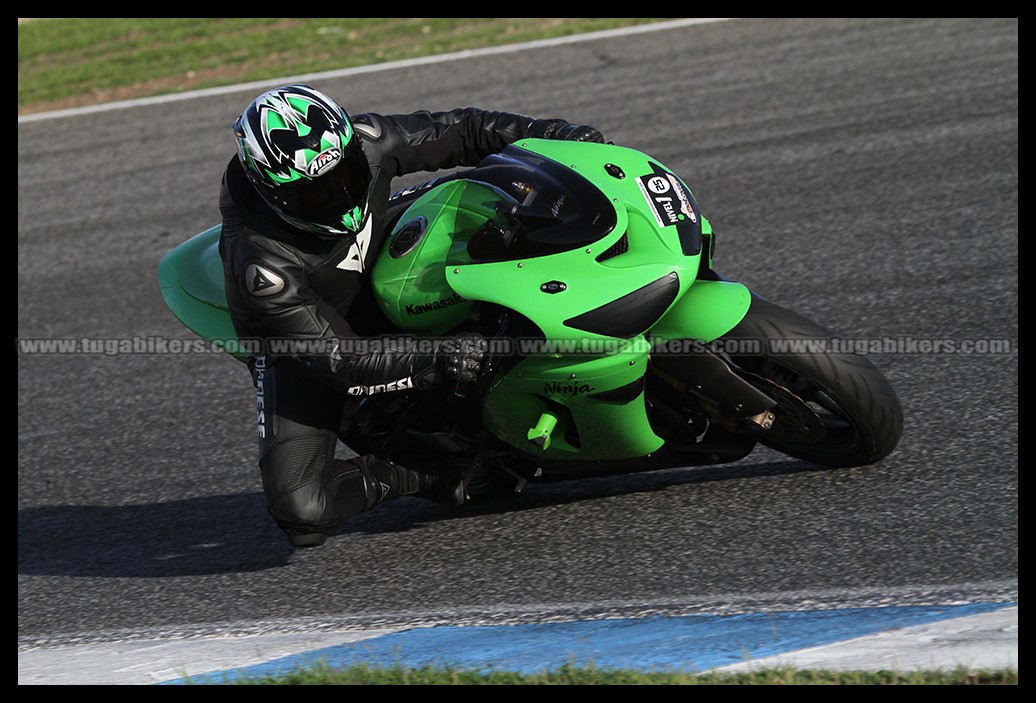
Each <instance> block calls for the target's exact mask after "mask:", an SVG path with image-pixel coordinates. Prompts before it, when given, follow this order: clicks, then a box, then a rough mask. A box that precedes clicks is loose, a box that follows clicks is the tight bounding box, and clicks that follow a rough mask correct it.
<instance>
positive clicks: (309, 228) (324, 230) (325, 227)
mask: <svg viewBox="0 0 1036 703" xmlns="http://www.w3.org/2000/svg"><path fill="white" fill-rule="evenodd" d="M267 202H269V201H267ZM269 204H270V206H271V207H272V208H273V211H274V212H276V213H277V215H278V216H279V217H280V218H281V219H282V220H284V221H285V222H287V223H288V224H289V225H291V226H292V227H295V228H296V229H301V230H304V231H306V232H316V233H318V234H329V235H333V236H338V237H341V236H343V235H353V236H355V235H357V234H359V233H360V232H362V231H363V226H364V225H365V224H366V223H367V218H368V217H370V207H369V206H367V205H365V206H364V208H363V215H362V216H361V217H360V219H359V223H358V226H357V227H356V229H355V230H352V229H350V228H348V227H346V226H345V225H344V224H343V225H341V226H340V227H337V228H336V227H334V226H333V225H330V224H323V223H320V222H310V221H308V220H303V219H301V218H298V217H292V216H291V215H287V214H285V213H284V212H282V211H281V209H280V208H278V207H276V205H275V204H274V203H269ZM343 219H344V216H343Z"/></svg>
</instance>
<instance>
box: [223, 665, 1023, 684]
mask: <svg viewBox="0 0 1036 703" xmlns="http://www.w3.org/2000/svg"><path fill="white" fill-rule="evenodd" d="M229 683H230V684H232V685H246V686H248V685H252V686H327V685H339V686H355V685H366V686H478V685H484V686H510V685H521V686H584V685H595V686H607V685H610V686H809V685H817V686H823V685H834V686H887V685H892V686H911V685H914V686H939V685H945V686H997V685H1005V686H1011V685H1017V684H1018V673H1017V672H1014V671H995V672H992V671H986V672H975V671H967V670H965V669H959V670H957V671H948V672H932V671H918V672H895V671H877V672H858V671H856V672H830V671H799V670H795V669H792V668H780V669H764V670H760V671H757V672H752V673H744V674H719V673H703V674H693V673H682V672H660V673H641V672H635V671H623V670H598V669H594V668H579V667H570V666H563V667H560V668H558V669H554V670H551V671H549V672H545V673H542V674H527V675H523V674H518V673H512V672H505V671H499V672H492V673H478V672H474V671H464V670H459V669H449V668H424V669H407V668H405V667H397V668H392V669H383V668H373V667H366V666H358V667H354V668H351V669H345V670H340V671H334V670H332V669H329V668H327V667H322V666H317V667H313V668H311V669H306V670H300V671H298V672H296V673H293V674H289V675H287V676H282V677H276V678H275V677H266V678H254V679H243V680H234V681H231V682H229Z"/></svg>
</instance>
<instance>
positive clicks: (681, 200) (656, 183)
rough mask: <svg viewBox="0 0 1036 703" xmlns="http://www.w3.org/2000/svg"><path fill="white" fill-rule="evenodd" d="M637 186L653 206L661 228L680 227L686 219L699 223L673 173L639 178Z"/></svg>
mask: <svg viewBox="0 0 1036 703" xmlns="http://www.w3.org/2000/svg"><path fill="white" fill-rule="evenodd" d="M637 185H638V186H639V187H640V192H641V193H642V194H643V195H644V199H645V200H647V202H648V204H649V205H650V206H651V211H652V213H653V214H654V216H655V222H657V223H658V226H659V227H669V226H670V225H678V224H680V223H681V222H683V221H684V219H685V218H686V219H688V220H690V221H691V222H692V223H697V221H698V216H697V215H695V214H694V207H693V206H692V205H691V199H690V198H689V197H688V195H687V191H686V190H685V189H684V187H683V184H682V183H680V179H679V178H677V177H676V176H674V175H673V174H671V173H667V172H662V173H652V174H648V175H646V176H640V177H639V178H637Z"/></svg>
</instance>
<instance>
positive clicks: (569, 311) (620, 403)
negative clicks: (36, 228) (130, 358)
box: [159, 139, 750, 460]
mask: <svg viewBox="0 0 1036 703" xmlns="http://www.w3.org/2000/svg"><path fill="white" fill-rule="evenodd" d="M517 146H518V147H520V148H521V149H524V150H527V151H528V152H531V153H532V154H538V155H540V156H543V157H546V158H547V159H550V160H552V161H555V162H557V163H558V164H564V165H566V166H567V167H568V168H570V169H572V170H573V171H576V172H577V173H579V174H580V175H581V176H582V177H583V178H585V179H586V180H587V181H589V182H590V183H592V184H593V186H595V187H596V188H597V189H599V190H600V191H601V192H602V193H604V194H605V196H606V197H607V201H608V202H609V203H610V206H611V207H612V208H614V226H613V227H611V228H610V229H609V230H607V231H603V230H602V232H601V233H600V236H598V235H597V234H596V233H595V234H594V235H593V237H595V238H596V239H594V240H592V241H590V243H588V244H586V245H580V246H576V247H573V248H570V249H567V250H563V251H557V252H555V253H548V254H546V255H542V256H527V257H522V258H515V259H508V260H495V261H478V262H476V261H474V260H473V259H472V257H471V255H469V253H468V243H469V242H470V241H471V240H472V239H473V238H474V237H475V235H476V234H477V233H478V231H479V230H480V229H481V228H483V226H484V225H485V224H486V222H487V221H492V222H494V223H495V224H496V225H497V226H499V227H502V228H506V226H507V220H506V218H505V217H503V216H502V215H500V214H498V213H497V210H496V209H495V205H496V203H510V204H516V201H515V199H514V198H513V197H512V196H511V195H509V194H507V193H505V192H504V191H502V190H501V189H500V188H499V187H497V186H496V185H492V184H490V183H485V182H478V181H472V180H455V181H449V182H446V183H444V184H441V185H439V186H437V187H435V188H433V189H432V190H430V191H429V192H427V193H426V194H424V195H423V196H421V197H420V198H418V199H417V200H416V201H415V202H414V203H413V204H412V205H411V206H410V207H409V208H408V210H407V211H406V212H405V213H404V214H403V215H402V217H401V218H400V220H399V223H398V224H397V225H396V227H395V228H394V230H393V232H392V234H391V236H390V237H389V238H388V241H387V242H386V245H385V248H384V249H383V250H382V252H381V253H380V254H379V258H378V259H377V261H376V263H375V265H374V268H373V273H372V283H373V287H374V290H375V294H376V297H377V299H378V301H379V304H380V306H381V309H382V311H383V312H384V314H385V315H386V316H387V317H388V319H389V320H391V321H392V322H393V323H394V324H395V325H396V326H398V327H399V328H400V329H402V330H404V331H406V332H412V333H415V334H419V335H425V336H438V335H446V334H449V333H450V332H451V331H452V330H454V329H455V328H457V327H459V326H460V325H462V324H463V323H464V322H465V321H466V320H467V319H468V317H469V315H470V313H471V309H472V304H473V303H474V302H475V301H483V302H487V303H495V304H498V305H500V306H503V307H505V308H509V309H512V310H515V311H517V312H519V313H521V314H522V315H524V316H525V317H527V318H529V319H530V320H532V321H533V322H534V323H536V325H538V327H539V328H540V330H541V331H542V333H543V336H544V338H545V342H546V344H547V346H546V347H544V348H543V349H542V350H540V351H539V352H538V353H534V354H531V355H529V356H527V357H526V358H524V359H522V360H521V361H520V362H519V363H518V364H517V365H515V366H514V367H513V368H511V369H509V370H508V371H507V373H504V374H502V375H500V376H499V377H498V378H497V379H496V380H495V381H494V383H493V384H492V386H491V387H490V388H489V390H488V392H487V393H486V396H485V399H484V405H483V416H484V417H483V420H484V423H485V426H486V428H487V429H488V430H489V431H490V432H492V433H493V434H495V435H496V436H497V437H499V438H500V439H502V440H504V441H505V442H507V443H509V444H511V445H513V446H515V447H518V448H519V449H521V450H523V451H525V452H528V453H530V454H539V455H542V456H544V457H545V458H549V459H565V460H595V459H622V458H634V457H641V456H645V455H647V454H650V453H651V452H654V451H656V450H658V449H659V448H660V447H662V445H663V444H664V442H663V440H662V439H661V438H659V437H658V436H657V435H656V434H655V433H654V431H653V430H652V428H651V425H650V423H649V421H648V417H647V413H646V408H645V403H644V396H643V378H644V375H645V373H646V372H647V366H648V360H649V344H648V341H647V336H650V338H651V340H652V341H656V340H657V339H662V340H668V339H694V340H700V341H712V340H714V339H716V338H718V337H720V336H721V335H723V334H725V333H726V332H728V331H729V330H730V329H731V328H733V327H734V326H735V325H736V324H737V323H738V322H739V321H740V320H741V319H742V317H743V316H744V315H745V313H746V311H747V310H748V306H749V300H750V296H749V292H748V290H747V288H745V287H744V286H743V285H741V284H738V283H731V282H720V281H705V280H702V281H696V280H695V279H696V276H697V273H698V267H699V263H700V259H701V257H702V256H703V255H704V256H706V257H708V256H709V254H710V252H711V249H710V244H711V236H712V229H711V226H710V224H709V223H708V221H707V220H705V218H703V217H701V218H700V234H701V244H702V246H701V250H700V251H699V252H695V253H691V254H685V253H684V251H683V248H682V246H681V242H680V239H679V237H678V236H677V228H676V227H673V226H662V225H660V224H659V222H657V221H656V214H655V212H654V211H653V209H652V205H651V204H650V203H649V202H648V195H647V193H646V191H642V190H641V186H639V185H638V178H640V177H644V178H646V177H648V176H651V175H654V176H659V175H661V176H662V177H663V178H662V183H663V185H664V183H665V182H667V179H672V178H675V176H672V174H671V172H669V171H668V169H666V168H665V167H664V166H662V165H661V164H659V163H658V162H657V161H654V160H653V159H650V157H648V156H646V155H645V154H642V153H641V152H638V151H635V150H632V149H628V148H625V147H617V146H613V145H604V144H593V143H583V142H563V141H547V140H535V139H530V140H525V141H522V142H520V143H519V144H518V145H517ZM617 173H621V174H623V175H622V176H621V177H619V176H617V175H616V174H617ZM681 185H682V188H683V189H684V190H685V191H686V193H687V195H688V196H689V197H691V198H693V196H691V195H690V189H688V188H687V187H686V185H683V184H682V183H681ZM564 207H578V205H574V204H571V203H563V202H561V201H558V202H557V203H555V208H556V209H559V210H560V209H563V208H564ZM694 210H695V212H696V207H695V208H694ZM566 212H567V211H566ZM555 214H557V213H555ZM607 214H608V217H607V218H603V219H604V220H606V221H607V222H611V213H607ZM674 215H675V213H674ZM692 215H693V213H692ZM683 217H684V215H681V216H680V219H681V220H683ZM697 217H700V215H697ZM691 221H694V222H697V221H696V220H694V216H692V217H691ZM684 224H685V231H686V223H684ZM219 230H220V228H219V227H218V226H216V227H213V228H211V229H209V230H206V231H205V232H203V233H201V234H199V235H198V236H196V237H194V238H193V239H191V240H189V241H187V242H185V243H184V244H182V245H181V246H180V247H177V249H175V250H174V251H173V252H172V253H170V255H169V256H167V257H166V259H164V260H163V261H162V263H161V265H160V267H159V280H160V285H161V288H162V293H163V295H164V296H165V299H166V302H167V304H168V305H169V307H170V309H171V310H172V312H173V313H174V315H176V317H177V318H178V319H179V320H180V321H181V322H183V323H184V324H185V325H186V326H187V327H188V328H190V329H191V330H193V331H194V332H195V333H197V334H198V335H200V336H201V337H203V338H205V339H208V340H211V341H214V342H216V343H217V344H220V345H221V347H222V348H224V349H225V350H226V351H228V353H231V354H233V355H234V356H235V357H237V358H239V359H240V358H244V356H245V354H244V351H245V350H243V349H241V345H239V344H238V343H237V338H236V336H235V334H234V330H233V325H232V324H231V322H230V318H229V315H228V313H227V309H226V299H225V295H224V290H223V272H222V266H221V263H220V259H219V255H218V251H217V243H218V238H219ZM404 232H405V233H406V235H405V236H403V237H401V238H400V241H399V242H398V243H397V246H396V250H395V252H394V253H393V248H392V245H393V243H394V242H395V240H396V238H397V237H399V236H400V234H401V233H404ZM415 233H417V236H415ZM406 236H410V237H412V239H411V241H410V242H409V243H407V244H406V245H405V246H404V245H403V244H404V240H405V239H406ZM624 236H625V237H626V238H627V239H628V242H629V246H628V250H626V251H623V253H622V254H621V255H619V256H614V257H611V258H603V257H602V258H601V260H598V258H599V257H601V254H603V253H604V252H607V251H609V249H610V248H611V247H613V245H616V244H617V243H618V242H619V240H620V239H622V238H623V237H624ZM705 265H711V261H709V260H706V262H705ZM674 276H675V277H674ZM551 281H561V282H563V283H564V288H563V289H562V290H561V291H560V292H558V291H557V290H555V291H553V292H548V291H546V290H545V289H544V286H545V284H547V283H548V282H551ZM659 281H666V282H671V283H673V285H672V286H668V287H667V291H668V292H671V293H672V296H673V297H672V302H671V303H670V304H668V307H666V308H665V309H658V310H657V315H658V317H657V318H656V319H654V320H652V321H648V322H646V323H645V325H644V326H645V329H644V330H642V331H640V332H639V333H634V334H632V335H630V336H615V337H612V336H608V335H606V334H602V333H600V332H591V331H585V330H582V329H576V328H575V327H573V326H572V325H571V324H566V321H568V322H569V323H572V322H573V318H577V317H579V316H580V315H583V314H586V313H588V312H592V311H596V310H599V309H601V308H602V307H604V306H606V305H608V304H609V303H612V302H613V301H616V300H618V299H622V298H623V297H624V296H627V295H629V294H632V293H634V292H635V291H641V290H642V289H645V287H649V286H651V285H654V284H658V282H659ZM606 310H610V308H606ZM605 317H606V316H605ZM510 341H511V342H517V343H520V342H521V341H522V340H510ZM612 391H615V392H614V393H611V394H610V395H609V392H612ZM601 394H604V395H603V396H602V395H601ZM544 413H549V414H550V416H549V417H544ZM541 418H543V420H542V421H541ZM555 418H556V422H555ZM543 428H550V431H549V435H550V436H549V438H544V437H540V440H541V441H540V443H539V444H538V443H536V442H534V441H532V438H533V437H534V436H540V435H542V434H545V431H544V429H543Z"/></svg>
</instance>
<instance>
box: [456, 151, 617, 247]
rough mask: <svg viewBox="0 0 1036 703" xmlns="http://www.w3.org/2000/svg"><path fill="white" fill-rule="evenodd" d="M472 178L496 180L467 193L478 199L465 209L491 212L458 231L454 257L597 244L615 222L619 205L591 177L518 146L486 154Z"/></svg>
mask: <svg viewBox="0 0 1036 703" xmlns="http://www.w3.org/2000/svg"><path fill="white" fill-rule="evenodd" d="M466 180H469V181H477V182H481V183H485V184H488V185H489V186H491V187H489V188H484V189H478V188H476V189H473V190H472V191H471V193H470V196H469V195H466V196H465V199H469V198H470V199H477V200H478V202H477V203H476V202H469V203H468V204H467V207H466V208H465V209H468V210H469V212H470V211H472V210H474V211H481V212H482V214H484V215H485V216H486V218H485V221H481V220H480V218H478V221H477V225H478V226H477V227H476V228H475V229H474V230H473V231H464V232H457V233H456V234H455V238H454V243H455V249H454V251H455V253H456V255H457V256H456V258H455V260H453V261H451V262H449V263H463V262H464V261H463V260H464V259H467V261H479V262H485V261H510V260H515V259H524V258H529V257H535V256H545V255H547V254H554V253H557V252H560V251H568V250H570V249H576V248H579V247H583V246H587V245H589V244H592V243H593V242H596V241H597V240H599V239H601V238H602V237H604V236H605V235H606V234H608V233H609V232H611V231H612V229H613V228H614V227H615V223H616V216H615V208H614V207H613V206H612V204H611V202H610V201H609V200H608V198H607V197H605V195H604V194H603V193H601V191H600V190H598V189H597V188H596V187H594V186H593V185H592V184H591V183H590V182H589V181H588V180H586V179H585V178H583V177H582V176H580V175H579V174H578V173H576V172H574V171H572V170H570V169H568V168H565V167H564V166H562V165H561V164H559V163H557V162H555V161H551V160H550V159H546V158H543V157H541V156H538V155H536V154H533V153H531V152H529V151H526V150H524V149H520V148H518V147H515V146H509V147H507V148H506V149H505V150H504V151H503V152H501V153H500V154H494V155H493V156H490V157H488V158H486V159H485V160H484V161H482V163H481V164H479V166H478V167H477V168H475V169H474V170H472V171H470V172H469V173H468V174H467V175H466ZM487 195H488V197H485V196H487ZM462 242H463V243H464V244H465V245H466V247H465V250H464V251H463V252H462V251H461V247H458V246H457V245H461V244H462Z"/></svg>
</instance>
